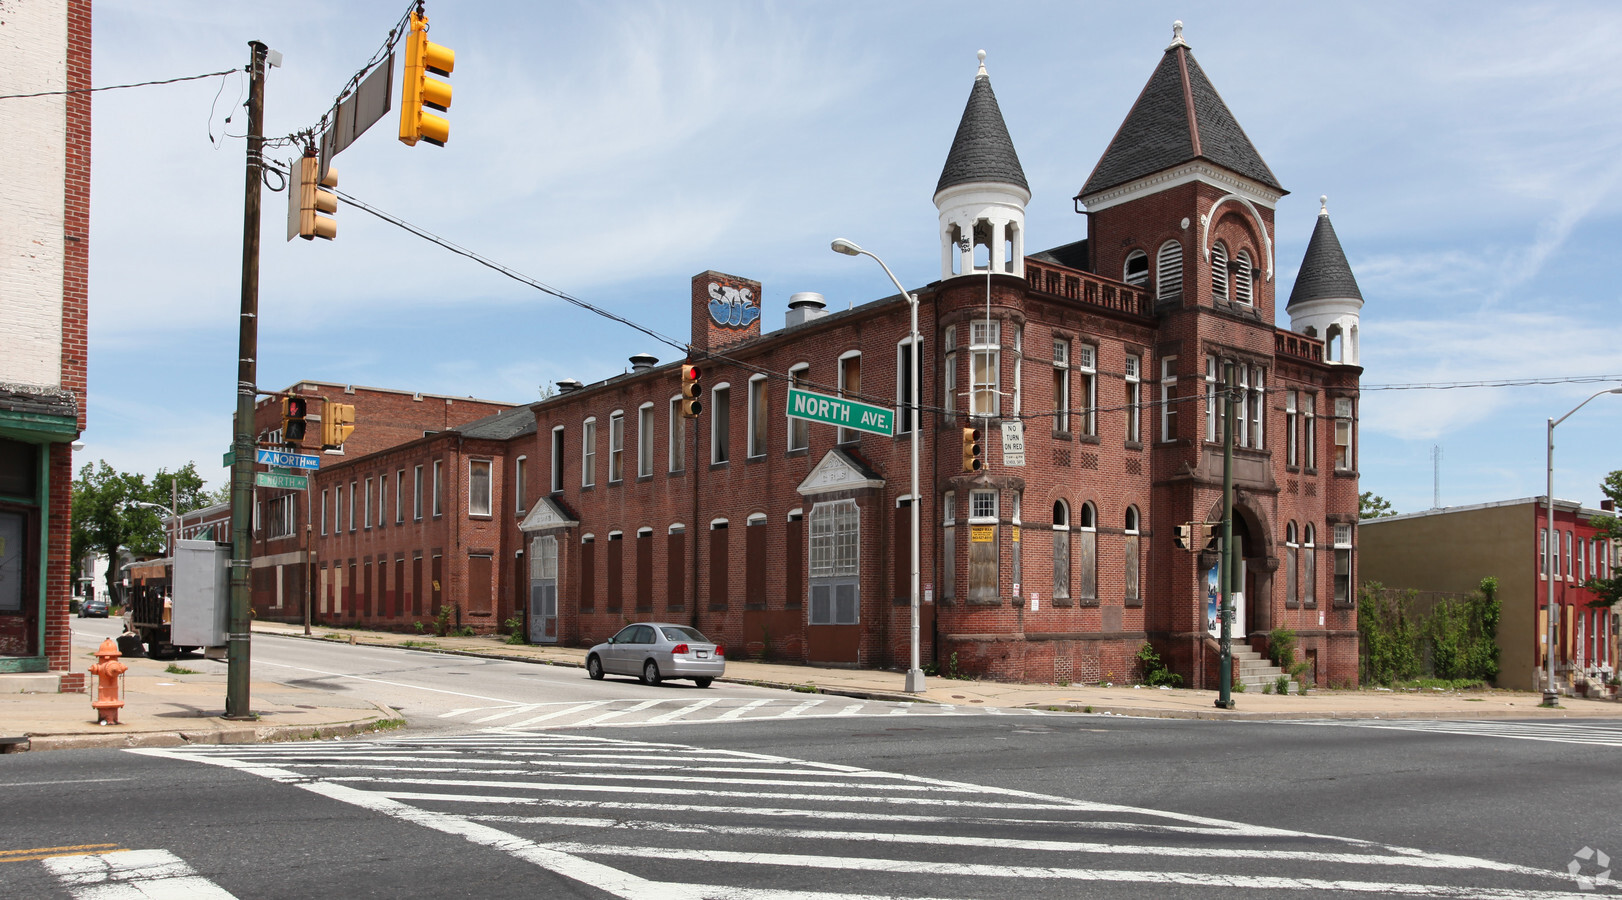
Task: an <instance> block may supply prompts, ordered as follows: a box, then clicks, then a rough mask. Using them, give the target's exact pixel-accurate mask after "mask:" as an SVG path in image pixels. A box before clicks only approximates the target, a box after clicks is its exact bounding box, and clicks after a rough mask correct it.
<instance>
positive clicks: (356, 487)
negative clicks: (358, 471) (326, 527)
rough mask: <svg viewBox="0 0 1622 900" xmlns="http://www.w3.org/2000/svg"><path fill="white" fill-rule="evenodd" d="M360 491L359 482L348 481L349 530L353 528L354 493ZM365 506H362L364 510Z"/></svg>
mask: <svg viewBox="0 0 1622 900" xmlns="http://www.w3.org/2000/svg"><path fill="white" fill-rule="evenodd" d="M359 493H360V483H359V482H356V481H351V482H349V530H350V531H354V530H355V495H356V494H359ZM364 509H365V507H362V510H364Z"/></svg>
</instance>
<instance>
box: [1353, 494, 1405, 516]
mask: <svg viewBox="0 0 1622 900" xmlns="http://www.w3.org/2000/svg"><path fill="white" fill-rule="evenodd" d="M1396 514H1397V511H1396V510H1394V509H1392V508H1391V502H1390V501H1389V500H1386V498H1384V497H1382V496H1380V495H1379V494H1376V493H1374V492H1373V491H1364V492H1363V493H1361V494H1359V495H1358V496H1357V517H1358V518H1359V519H1383V518H1385V517H1386V516H1394V515H1396Z"/></svg>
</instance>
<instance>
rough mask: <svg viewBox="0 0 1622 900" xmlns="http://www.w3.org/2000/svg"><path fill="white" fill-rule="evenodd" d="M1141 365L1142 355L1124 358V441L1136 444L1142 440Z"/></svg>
mask: <svg viewBox="0 0 1622 900" xmlns="http://www.w3.org/2000/svg"><path fill="white" fill-rule="evenodd" d="M1142 367H1143V357H1141V356H1128V357H1127V358H1126V442H1127V443H1128V444H1137V443H1141V442H1142V441H1143V431H1142V423H1143V383H1142V377H1141V375H1140V372H1141V370H1142Z"/></svg>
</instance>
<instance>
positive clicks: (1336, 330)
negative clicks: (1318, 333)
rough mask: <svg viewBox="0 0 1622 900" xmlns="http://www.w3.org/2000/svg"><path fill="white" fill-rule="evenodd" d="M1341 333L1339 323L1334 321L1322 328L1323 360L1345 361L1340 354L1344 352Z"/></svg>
mask: <svg viewBox="0 0 1622 900" xmlns="http://www.w3.org/2000/svg"><path fill="white" fill-rule="evenodd" d="M1342 339H1343V333H1342V332H1341V328H1340V323H1338V322H1337V323H1335V324H1334V325H1331V326H1329V327H1328V328H1327V329H1325V330H1324V361H1325V362H1345V361H1346V360H1345V359H1344V358H1343V357H1342V354H1343V353H1345V352H1346V350H1345V347H1344V346H1342Z"/></svg>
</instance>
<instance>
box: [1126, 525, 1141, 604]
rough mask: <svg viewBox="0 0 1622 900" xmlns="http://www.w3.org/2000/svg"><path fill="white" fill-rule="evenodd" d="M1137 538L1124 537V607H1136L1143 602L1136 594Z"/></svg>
mask: <svg viewBox="0 0 1622 900" xmlns="http://www.w3.org/2000/svg"><path fill="white" fill-rule="evenodd" d="M1138 559H1139V556H1138V536H1137V535H1135V534H1129V535H1127V536H1126V560H1125V562H1126V605H1128V606H1137V605H1139V604H1141V603H1142V602H1143V597H1142V595H1141V594H1139V593H1138Z"/></svg>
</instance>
